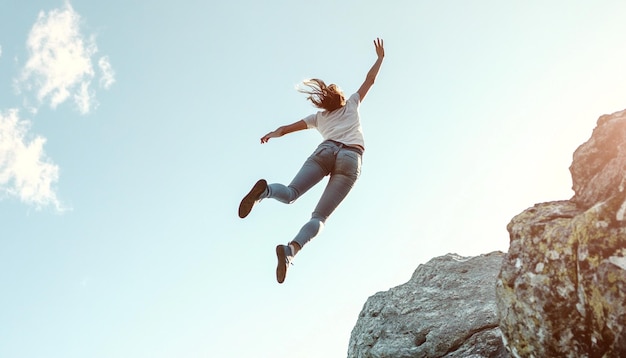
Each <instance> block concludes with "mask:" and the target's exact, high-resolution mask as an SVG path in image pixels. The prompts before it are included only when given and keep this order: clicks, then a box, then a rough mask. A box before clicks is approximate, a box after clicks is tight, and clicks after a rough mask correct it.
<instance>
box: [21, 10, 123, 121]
mask: <svg viewBox="0 0 626 358" xmlns="http://www.w3.org/2000/svg"><path fill="white" fill-rule="evenodd" d="M80 24H81V18H80V15H79V14H78V13H76V12H75V11H74V9H73V8H72V6H71V5H70V4H69V2H66V3H65V6H64V7H62V8H61V9H55V10H51V11H50V12H48V13H45V12H43V11H42V12H40V13H39V16H38V17H37V21H36V22H35V24H34V25H33V27H32V29H31V31H30V34H29V36H28V40H27V47H28V51H29V58H28V61H27V62H26V64H25V66H24V69H23V72H22V75H21V77H20V78H19V80H18V81H17V86H18V88H24V89H26V90H27V91H33V92H35V93H36V97H37V100H38V101H39V103H40V104H41V103H44V102H49V105H50V106H51V107H52V108H56V107H57V106H58V105H59V104H62V103H64V102H65V101H67V100H72V101H73V102H74V104H75V105H76V106H77V107H78V110H79V111H80V112H81V113H82V114H86V113H88V112H89V111H90V110H91V108H92V107H94V106H95V104H96V100H95V95H94V92H93V90H91V83H92V80H93V79H94V77H95V71H94V67H93V63H92V57H93V56H94V55H95V54H96V53H97V52H98V48H97V46H96V43H95V37H94V36H93V35H92V36H89V37H85V36H83V35H82V34H81V32H80ZM103 59H104V60H103ZM99 66H100V68H101V69H102V72H103V75H102V77H101V79H100V83H104V86H103V87H104V88H105V89H108V88H109V87H110V85H111V84H112V83H113V82H114V78H113V70H112V68H111V66H110V64H109V62H108V58H106V57H103V58H101V59H100V61H99Z"/></svg>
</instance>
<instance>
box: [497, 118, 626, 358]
mask: <svg viewBox="0 0 626 358" xmlns="http://www.w3.org/2000/svg"><path fill="white" fill-rule="evenodd" d="M625 169H626V111H623V112H618V113H615V114H613V115H610V116H603V117H601V118H600V119H599V120H598V123H597V127H596V128H595V129H594V131H593V134H592V136H591V138H590V139H589V141H587V142H586V143H585V144H583V145H581V146H580V147H579V148H578V149H577V150H576V152H575V153H574V160H573V162H572V165H571V167H570V171H571V173H572V181H573V189H574V191H575V195H574V196H573V198H572V199H570V200H566V201H557V202H549V203H542V204H537V205H535V206H534V207H532V208H529V209H527V210H525V211H524V212H522V213H521V214H519V215H517V216H516V217H514V218H513V219H512V221H511V222H510V223H509V225H508V227H507V228H508V230H509V233H510V240H511V243H510V248H509V252H508V255H507V257H506V259H505V260H504V261H503V265H502V268H501V271H500V274H499V276H498V280H497V285H496V295H497V307H498V314H499V316H500V328H501V330H502V334H503V340H504V343H505V346H506V347H507V349H509V350H510V352H511V353H512V355H513V356H515V357H537V358H539V357H624V356H626V221H625V219H624V217H625V211H626V191H625V190H624V184H625V178H626V176H625Z"/></svg>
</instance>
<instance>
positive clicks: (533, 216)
mask: <svg viewBox="0 0 626 358" xmlns="http://www.w3.org/2000/svg"><path fill="white" fill-rule="evenodd" d="M570 172H571V174H572V183H573V190H574V193H575V194H574V196H573V197H572V198H571V199H570V200H562V201H554V202H547V203H540V204H536V205H534V206H533V207H531V208H529V209H527V210H525V211H523V212H522V213H520V214H518V215H517V216H515V217H514V218H513V219H512V220H511V222H510V223H509V224H508V226H507V229H508V231H509V236H510V248H509V252H508V254H506V255H504V254H502V253H498V252H495V253H491V254H487V255H482V256H478V257H459V256H457V255H453V254H449V255H446V256H443V257H438V258H435V259H433V260H431V261H429V262H428V263H426V264H424V265H420V266H419V267H418V268H417V270H416V271H415V273H414V274H413V276H412V278H411V280H409V282H407V283H405V284H403V285H400V286H398V287H395V288H392V289H390V290H389V291H386V292H379V293H377V294H376V295H374V296H372V297H370V298H369V299H368V300H367V302H366V303H365V306H364V307H363V310H362V312H361V314H360V315H359V318H358V321H357V324H356V326H355V327H354V329H353V331H352V335H351V338H350V344H349V350H348V357H349V358H356V357H358V358H383V357H389V358H409V357H411V358H413V357H473V358H478V357H494V358H495V357H508V356H509V352H510V354H511V355H512V356H514V357H535V358H544V357H626V190H625V188H626V110H625V111H622V112H617V113H614V114H612V115H605V116H602V117H600V119H599V120H598V121H597V126H596V128H595V129H594V130H593V133H592V135H591V138H590V139H589V140H588V141H587V142H586V143H584V144H582V145H581V146H580V147H579V148H578V149H577V150H576V151H575V152H574V156H573V162H572V164H571V166H570Z"/></svg>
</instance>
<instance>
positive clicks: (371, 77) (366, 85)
mask: <svg viewBox="0 0 626 358" xmlns="http://www.w3.org/2000/svg"><path fill="white" fill-rule="evenodd" d="M374 47H375V48H376V55H377V56H378V58H377V59H376V62H374V65H373V66H372V68H371V69H370V70H369V72H367V76H365V81H364V82H363V84H362V85H361V87H360V88H359V90H358V91H357V92H358V93H359V97H361V101H363V98H365V95H366V94H367V92H368V91H369V90H370V87H372V85H373V84H374V81H375V80H376V75H378V71H379V70H380V65H382V63H383V58H384V57H385V48H384V47H383V40H382V39H379V38H377V39H376V40H374Z"/></svg>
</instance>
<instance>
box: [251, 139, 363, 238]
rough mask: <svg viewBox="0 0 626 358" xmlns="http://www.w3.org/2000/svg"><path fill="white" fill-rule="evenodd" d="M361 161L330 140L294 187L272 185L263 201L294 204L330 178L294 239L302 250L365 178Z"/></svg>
mask: <svg viewBox="0 0 626 358" xmlns="http://www.w3.org/2000/svg"><path fill="white" fill-rule="evenodd" d="M361 161H362V154H361V153H358V152H356V151H354V150H353V149H348V148H346V147H345V146H342V145H341V144H340V143H337V142H333V141H328V140H327V141H324V142H322V143H321V144H320V145H319V146H318V147H317V149H316V150H315V151H314V152H313V154H311V156H310V157H309V158H308V159H307V160H306V161H305V162H304V164H303V165H302V168H301V169H300V171H299V172H298V174H296V176H295V178H293V180H292V181H291V184H289V185H288V186H285V185H283V184H277V183H274V184H270V185H268V190H267V191H266V193H265V194H264V195H263V197H265V198H272V199H276V200H278V201H280V202H283V203H286V204H291V203H293V202H294V201H296V199H298V198H299V197H300V196H301V195H303V194H304V193H306V192H307V191H308V190H309V189H311V188H312V187H313V186H314V185H315V184H317V183H319V182H320V181H321V180H322V179H323V178H324V177H325V176H327V175H329V174H330V179H329V180H328V184H327V185H326V189H324V193H323V194H322V197H321V198H320V200H319V202H318V203H317V206H316V207H315V210H314V211H313V214H312V215H311V220H309V221H308V222H307V223H306V224H304V226H302V228H301V229H300V232H298V234H297V235H296V237H295V238H294V239H293V241H295V242H297V243H298V244H299V245H300V247H304V245H306V244H307V243H308V242H309V241H311V239H313V238H314V237H315V236H317V234H318V233H319V232H320V231H321V229H322V228H323V227H324V223H325V222H326V219H328V217H329V216H330V214H332V213H333V211H334V210H335V209H336V208H337V206H339V204H340V203H341V201H342V200H343V199H344V198H345V197H346V195H348V193H349V192H350V190H351V189H352V187H353V186H354V183H355V182H356V180H357V179H358V177H359V175H360V174H361Z"/></svg>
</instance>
